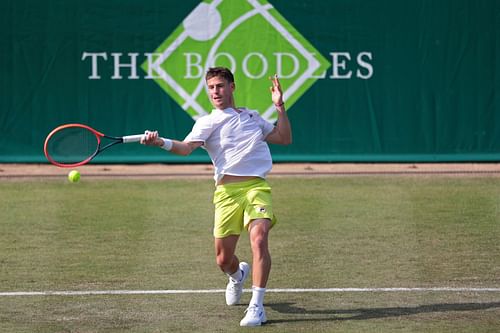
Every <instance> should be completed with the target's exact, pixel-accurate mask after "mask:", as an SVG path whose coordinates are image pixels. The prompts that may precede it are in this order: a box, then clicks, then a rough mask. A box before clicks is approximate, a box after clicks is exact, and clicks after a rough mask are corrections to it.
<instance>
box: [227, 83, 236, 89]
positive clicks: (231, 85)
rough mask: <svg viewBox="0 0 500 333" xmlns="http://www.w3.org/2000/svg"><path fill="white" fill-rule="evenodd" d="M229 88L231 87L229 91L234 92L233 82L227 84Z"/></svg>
mask: <svg viewBox="0 0 500 333" xmlns="http://www.w3.org/2000/svg"><path fill="white" fill-rule="evenodd" d="M229 87H231V91H234V90H235V89H236V85H235V84H234V82H231V83H230V84H229Z"/></svg>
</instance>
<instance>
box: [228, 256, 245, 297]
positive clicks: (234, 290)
mask: <svg viewBox="0 0 500 333" xmlns="http://www.w3.org/2000/svg"><path fill="white" fill-rule="evenodd" d="M240 270H241V276H242V277H241V280H240V281H235V280H234V279H233V278H231V277H229V282H228V284H227V287H226V304H227V305H236V304H238V303H239V302H240V299H241V294H242V293H243V284H244V283H245V280H246V279H247V278H248V275H249V274H250V265H248V264H247V263H246V262H240Z"/></svg>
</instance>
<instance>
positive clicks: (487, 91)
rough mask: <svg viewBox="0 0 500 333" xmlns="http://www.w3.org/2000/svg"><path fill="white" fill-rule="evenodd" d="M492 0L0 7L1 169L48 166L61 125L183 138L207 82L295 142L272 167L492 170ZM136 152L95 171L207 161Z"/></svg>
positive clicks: (109, 159)
mask: <svg viewBox="0 0 500 333" xmlns="http://www.w3.org/2000/svg"><path fill="white" fill-rule="evenodd" d="M499 20H500V2H499V1H497V0H482V1H476V0H448V1H445V0H444V1H431V0H406V1H401V0H380V1H366V0H349V1H346V0H331V1H324V0H309V1H303V0H279V1H278V0H276V1H273V0H269V1H266V0H210V1H208V0H207V1H203V2H201V1H198V0H185V1H169V0H143V1H138V0H108V1H102V0H72V1H65V0H4V1H1V2H0V44H1V45H0V66H1V75H0V89H1V92H2V93H1V95H0V96H1V97H0V130H1V133H2V134H1V136H0V162H45V158H44V156H43V142H44V139H45V137H46V135H47V134H48V133H49V132H50V130H51V129H53V128H54V127H56V126H58V125H60V124H64V123H73V122H78V123H84V124H87V125H90V126H92V127H94V128H96V129H98V130H100V131H102V132H104V133H106V134H110V135H117V136H119V135H126V134H136V133H142V132H143V131H144V130H145V129H157V130H159V132H160V134H161V135H163V136H166V137H170V138H175V139H180V140H182V139H184V137H185V136H186V134H187V133H188V132H189V131H190V129H191V127H192V125H193V122H194V120H195V119H197V118H198V117H201V116H203V115H204V114H206V113H209V112H210V109H211V108H210V104H209V102H208V99H207V95H206V93H205V88H204V85H203V83H204V81H203V74H204V72H205V70H206V69H207V68H208V67H209V66H212V65H214V64H216V65H223V66H228V67H230V68H231V69H232V70H233V71H234V73H235V77H236V102H237V104H238V105H241V106H244V105H245V106H248V107H249V108H253V109H256V110H258V111H259V112H260V113H261V114H262V115H263V116H264V117H265V118H266V119H268V120H270V121H274V120H275V112H274V110H273V108H272V104H271V99H270V94H269V88H268V87H269V86H270V82H269V80H268V77H269V76H270V75H272V74H274V73H278V74H279V75H280V77H281V78H282V84H283V87H284V89H285V100H286V103H287V108H288V112H289V116H290V119H291V121H292V125H293V131H294V133H293V134H294V143H293V144H292V145H290V146H286V147H279V146H273V147H272V150H273V157H274V160H275V161H325V162H326V161H353V162H356V161H359V162H381V161H394V162H407V161H421V162H426V161H497V160H500V105H499V101H500V100H499V97H500V89H499V85H500V81H499V79H500V61H499V60H500V22H499ZM207 161H209V159H208V156H207V154H206V153H205V152H204V151H203V150H198V151H195V152H194V153H193V154H192V155H191V156H189V157H180V156H176V155H173V154H170V153H167V152H165V151H163V150H161V149H157V148H153V147H144V146H140V145H138V144H130V145H122V146H121V147H117V148H116V149H112V150H110V151H108V152H106V153H105V154H102V156H100V157H98V158H97V160H96V162H98V163H99V162H101V163H122V162H128V163H142V162H207Z"/></svg>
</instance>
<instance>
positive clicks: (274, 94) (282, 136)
mask: <svg viewBox="0 0 500 333" xmlns="http://www.w3.org/2000/svg"><path fill="white" fill-rule="evenodd" d="M271 81H272V82H273V86H272V87H271V98H272V101H273V103H274V106H275V107H276V112H278V121H277V122H276V126H275V127H274V129H273V131H272V132H271V133H269V134H268V136H267V137H266V141H267V142H269V143H274V144H279V145H289V144H291V143H292V126H291V125H290V120H289V119H288V115H287V114H286V110H285V103H284V102H283V92H282V91H281V85H280V82H279V80H278V76H277V75H275V76H274V77H272V78H271Z"/></svg>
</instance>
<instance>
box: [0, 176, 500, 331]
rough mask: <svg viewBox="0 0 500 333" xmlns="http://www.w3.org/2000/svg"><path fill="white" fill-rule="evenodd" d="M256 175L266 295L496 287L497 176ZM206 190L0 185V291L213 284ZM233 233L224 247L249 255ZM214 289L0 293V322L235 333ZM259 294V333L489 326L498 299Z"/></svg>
mask: <svg viewBox="0 0 500 333" xmlns="http://www.w3.org/2000/svg"><path fill="white" fill-rule="evenodd" d="M270 182H271V185H272V186H273V198H274V210H275V212H276V214H277V216H278V219H279V222H278V225H277V226H276V227H275V229H274V230H273V231H272V233H271V239H270V242H271V252H272V256H273V270H272V273H271V278H270V281H269V284H268V288H332V287H335V288H347V287H358V288H368V287H497V288H498V287H500V242H499V240H500V178H494V177H490V178H488V177H484V178H483V177H465V178H460V177H446V176H432V177H430V176H420V177H393V176H381V177H324V178H273V179H270ZM212 192H213V182H212V181H211V180H102V179H86V178H85V176H84V177H83V180H82V181H81V182H80V183H78V184H70V183H68V182H67V181H65V180H62V179H61V180H39V181H3V182H0V212H2V213H1V221H0V292H9V291H46V290H117V289H120V290H121V289H126V290H157V289H222V288H224V287H225V283H226V278H225V277H224V275H223V274H222V273H221V272H220V271H219V270H218V268H217V267H216V265H215V259H214V250H213V240H212V236H211V230H212V216H213V207H212V203H211V200H212ZM246 236H247V235H246V234H244V235H243V236H242V239H241V241H240V245H239V247H238V255H239V257H240V258H242V259H246V260H250V252H249V245H248V239H247V237H246ZM247 287H250V284H248V285H247ZM249 297H250V295H249V294H245V295H244V301H248V300H249ZM223 298H224V297H223V295H222V294H198V295H193V294H185V295H134V296H131V295H102V296H29V297H12V296H10V297H6V296H4V297H0V331H1V332H240V331H247V330H241V329H240V327H238V323H239V320H240V319H241V317H242V315H243V310H244V309H245V307H244V305H242V306H236V307H227V306H225V305H224V299H223ZM265 301H266V309H267V312H268V319H269V324H268V325H266V326H265V327H263V328H261V330H262V331H265V332H436V333H437V332H454V333H455V332H496V331H497V330H498V327H499V325H500V319H499V318H500V292H476V293H473V292H423V293H422V292H419V293H417V292H392V293H383V292H374V293H365V292H344V293H329V294H322V293H300V294H281V293H280V294H277V293H268V295H267V296H266V300H265ZM249 331H250V330H249Z"/></svg>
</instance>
